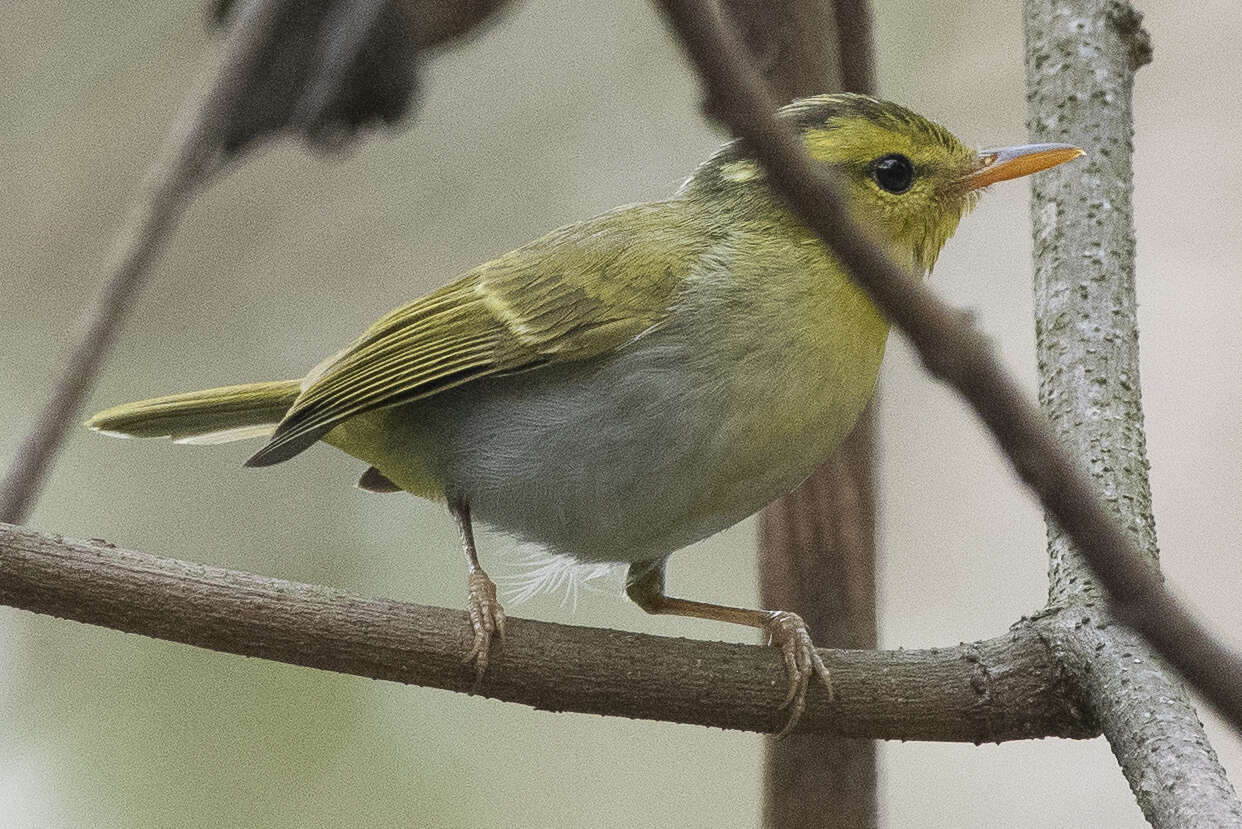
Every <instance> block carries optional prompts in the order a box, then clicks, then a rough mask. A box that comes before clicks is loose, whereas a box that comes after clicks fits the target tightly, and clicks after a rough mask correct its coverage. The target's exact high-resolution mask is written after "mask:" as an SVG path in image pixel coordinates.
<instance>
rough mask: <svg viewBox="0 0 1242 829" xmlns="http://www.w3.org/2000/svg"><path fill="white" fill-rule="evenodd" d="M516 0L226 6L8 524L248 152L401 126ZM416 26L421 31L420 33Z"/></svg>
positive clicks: (35, 438) (12, 477) (19, 484)
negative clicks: (197, 217) (419, 66)
mask: <svg viewBox="0 0 1242 829" xmlns="http://www.w3.org/2000/svg"><path fill="white" fill-rule="evenodd" d="M508 2H509V0H468V2H450V0H333V2H329V3H312V4H307V3H302V2H299V0H252V2H246V3H242V2H233V0H220V1H219V2H218V3H217V7H216V14H217V17H218V19H219V20H220V21H221V22H225V23H227V30H228V34H227V36H226V39H225V41H224V43H223V45H222V46H221V48H220V49H219V51H218V53H217V55H216V58H215V60H214V61H211V63H210V65H209V67H208V68H207V69H206V70H205V71H204V72H202V73H201V74H200V76H199V78H198V81H197V83H196V85H195V87H194V89H193V90H192V91H191V92H190V93H189V94H188V95H187V96H186V99H185V101H184V102H183V103H182V105H181V109H180V111H179V112H178V114H177V116H176V118H175V119H174V121H173V124H172V126H171V128H170V130H169V134H168V138H167V139H166V140H165V143H164V148H163V150H162V151H161V154H160V156H159V158H158V159H157V160H156V161H155V162H154V163H153V164H152V165H151V168H150V169H149V170H148V171H147V174H146V177H145V179H144V181H143V184H142V187H141V189H140V191H139V193H138V195H137V197H136V198H135V201H134V204H133V206H132V207H131V208H130V211H129V214H128V216H127V217H126V219H125V222H124V224H123V225H122V226H121V228H120V230H119V231H118V232H117V235H116V237H115V238H114V240H113V243H112V247H111V249H110V251H109V253H108V256H107V258H106V259H105V260H104V262H103V264H102V267H101V272H100V279H99V283H100V284H101V286H102V287H101V289H100V292H99V294H98V296H97V297H96V299H95V300H94V302H93V303H92V304H91V305H90V306H89V307H88V308H87V309H86V310H85V311H84V312H83V315H82V317H81V319H80V321H79V323H78V326H77V329H76V334H75V336H74V339H73V344H72V346H71V347H70V348H69V350H68V352H67V355H66V357H65V361H64V367H63V368H62V369H61V372H60V375H59V376H58V378H57V379H56V381H55V383H54V385H53V387H52V393H51V395H50V396H49V398H48V401H47V403H46V404H45V405H44V407H43V409H42V411H41V412H40V413H39V414H38V416H37V417H36V419H35V423H34V426H33V427H32V428H31V430H30V431H29V433H28V434H27V435H26V436H25V437H24V438H23V440H22V441H21V442H20V443H19V445H18V447H17V454H16V455H15V456H14V458H13V461H12V463H11V465H10V467H9V470H8V473H7V474H6V475H5V477H4V479H3V481H0V521H11V522H14V523H20V522H22V521H24V520H25V519H26V517H27V516H28V515H29V514H30V510H31V509H32V508H33V506H34V502H35V499H36V498H37V496H38V493H39V490H40V488H41V487H42V485H43V481H44V479H45V478H46V476H47V473H48V471H49V469H50V468H51V465H52V461H53V460H54V459H55V457H56V454H57V452H59V450H60V447H61V446H62V445H63V443H64V439H65V435H66V433H67V432H68V429H69V427H70V426H71V425H72V424H73V423H75V422H76V421H77V418H78V412H79V410H80V409H81V404H82V401H83V399H84V398H85V396H86V394H87V392H88V391H89V390H90V388H91V385H92V384H93V382H94V380H95V377H96V376H97V375H98V373H99V369H100V367H101V366H102V364H103V360H104V357H105V356H106V355H107V353H108V351H109V349H110V347H111V345H112V343H113V341H114V340H115V339H116V335H117V332H118V331H119V330H120V327H121V325H122V324H123V323H124V321H125V318H126V316H127V314H128V311H129V308H130V305H131V304H132V302H133V300H134V297H135V296H136V294H137V292H138V290H139V289H140V288H141V287H142V284H143V282H144V281H145V279H146V276H147V275H148V274H149V273H150V271H151V268H152V266H153V265H154V263H155V260H156V257H157V256H158V255H159V253H160V251H161V250H162V249H163V247H164V245H165V244H166V243H167V241H168V239H169V238H170V237H171V235H172V233H173V231H174V230H175V228H176V225H177V221H178V220H179V219H180V217H181V213H182V211H183V210H184V209H185V207H186V205H187V204H188V203H189V200H190V198H191V197H192V196H193V195H194V194H195V193H196V192H197V191H198V189H199V188H201V187H202V186H204V185H205V184H206V183H207V181H208V179H209V178H210V177H211V174H212V173H214V172H215V171H216V170H218V169H219V168H220V167H221V165H222V164H223V163H224V162H225V161H227V160H228V159H230V158H233V157H236V155H237V154H238V153H240V151H241V150H242V149H244V148H248V147H251V146H254V145H255V144H257V143H259V142H260V141H262V140H266V139H268V138H270V137H272V136H274V135H278V134H285V133H287V132H289V131H293V132H295V133H297V134H299V135H301V136H302V137H304V138H306V139H307V140H308V141H309V142H311V143H312V144H315V145H320V146H328V147H335V146H339V145H340V144H341V143H342V142H343V141H344V140H345V139H346V138H348V137H350V136H352V135H354V134H355V133H356V132H358V131H359V130H361V129H363V128H364V127H366V126H368V125H370V124H373V123H376V122H384V123H395V122H397V121H398V120H400V119H401V118H402V117H403V116H404V115H405V114H406V113H407V112H408V110H409V109H410V106H411V101H412V99H413V97H414V94H415V91H416V88H417V78H416V76H415V69H416V66H415V63H416V60H417V57H418V54H417V53H418V50H419V49H423V48H430V47H433V46H439V45H442V44H444V43H447V42H448V41H450V40H453V39H455V38H457V37H460V36H462V35H464V34H466V33H467V32H470V31H473V30H476V29H477V28H479V27H480V26H481V24H483V23H484V22H485V21H486V20H488V19H491V18H494V17H495V15H496V13H497V12H498V11H499V10H501V9H502V8H504V7H505V5H506V4H507V3H508ZM415 23H416V24H417V25H415Z"/></svg>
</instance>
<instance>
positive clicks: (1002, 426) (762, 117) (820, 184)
mask: <svg viewBox="0 0 1242 829" xmlns="http://www.w3.org/2000/svg"><path fill="white" fill-rule="evenodd" d="M660 5H661V7H662V8H663V9H664V11H665V13H666V14H667V15H668V17H669V19H670V21H671V22H672V24H673V26H674V28H675V29H676V31H677V33H678V34H679V35H680V37H681V38H682V41H683V44H684V45H685V47H686V50H687V52H688V53H689V55H690V57H691V58H692V60H693V62H694V63H695V65H696V66H697V67H698V69H699V72H700V74H701V75H702V77H703V80H704V82H705V84H706V87H707V91H708V101H709V106H710V108H711V111H712V112H713V113H714V114H715V115H717V116H718V117H719V118H721V120H723V121H724V122H725V123H726V124H728V126H729V127H730V128H731V129H732V130H733V131H734V133H736V134H737V135H738V136H740V137H741V138H742V139H744V140H745V141H746V142H747V144H748V146H749V147H750V150H751V152H752V153H753V154H754V156H755V158H756V159H757V160H758V161H759V162H760V163H761V164H762V165H763V167H764V169H765V170H766V172H767V174H768V178H769V181H770V182H771V183H772V185H773V187H774V188H775V189H776V191H777V192H779V193H781V194H782V195H783V196H784V197H785V198H786V199H787V201H788V203H789V205H790V207H791V209H792V210H793V211H794V212H795V213H796V214H797V215H798V216H799V217H800V218H801V219H802V221H804V222H805V223H806V224H807V226H808V227H809V228H811V229H812V230H813V231H815V233H816V234H818V235H819V237H820V238H821V239H823V240H824V241H825V242H826V243H827V244H828V246H829V247H830V248H831V249H832V250H833V252H834V253H835V254H836V255H837V257H838V258H839V259H840V260H841V261H842V262H843V263H844V264H845V265H846V267H847V268H848V269H849V271H850V273H851V274H852V275H853V276H854V278H855V279H856V280H857V281H858V282H859V284H860V285H862V287H863V288H864V289H865V290H866V291H867V293H868V294H869V295H870V296H871V298H872V299H873V300H874V301H875V303H876V305H877V306H878V307H879V308H880V309H881V310H882V311H883V312H884V314H885V315H886V316H887V317H888V318H889V319H890V320H891V321H892V322H893V323H894V324H896V325H897V326H898V327H899V328H900V329H901V330H902V331H903V332H904V333H905V334H906V336H907V337H909V338H910V340H911V342H912V343H913V344H914V346H915V347H916V348H917V349H918V351H919V354H920V356H921V357H922V360H923V363H924V365H925V366H926V367H927V369H928V371H930V372H931V373H932V374H933V375H934V376H936V377H938V378H940V379H941V380H944V381H945V382H947V383H949V384H950V385H952V386H953V388H955V389H956V390H957V391H958V392H959V393H960V394H961V395H962V396H963V397H964V398H965V399H966V401H967V402H969V403H970V405H971V406H972V407H973V408H974V410H975V411H976V413H977V414H978V415H979V416H980V418H982V420H983V421H984V423H985V424H986V425H987V426H988V428H989V429H990V430H991V432H992V434H993V435H994V436H995V437H996V439H997V442H998V443H999V444H1000V446H1001V449H1002V450H1003V451H1004V452H1005V454H1006V455H1007V456H1008V458H1009V459H1010V461H1011V462H1012V463H1013V465H1014V467H1015V469H1016V471H1017V473H1018V475H1019V477H1021V479H1022V480H1023V482H1024V483H1026V485H1027V486H1028V487H1030V489H1031V490H1032V491H1033V492H1034V493H1035V494H1036V495H1037V496H1038V497H1039V499H1040V502H1041V503H1042V504H1043V506H1044V508H1045V509H1046V510H1047V511H1048V512H1049V513H1050V514H1051V515H1052V516H1053V517H1055V519H1056V521H1057V523H1058V524H1059V525H1060V526H1061V527H1062V528H1063V529H1064V530H1065V532H1066V533H1067V534H1068V536H1069V537H1070V538H1071V539H1072V540H1073V542H1074V544H1075V546H1076V548H1077V549H1078V550H1079V551H1080V552H1081V553H1082V555H1083V557H1084V558H1085V559H1086V560H1087V561H1088V562H1089V564H1090V566H1091V568H1092V570H1093V571H1094V572H1095V573H1096V575H1097V576H1098V578H1099V579H1100V581H1101V583H1102V584H1104V586H1105V587H1106V588H1107V589H1108V591H1109V594H1110V596H1111V599H1112V601H1113V603H1114V608H1115V611H1116V613H1117V615H1118V617H1120V618H1121V619H1122V620H1123V621H1125V622H1126V623H1127V624H1131V625H1133V626H1134V627H1135V629H1137V630H1138V631H1139V632H1140V633H1142V635H1143V636H1144V637H1145V638H1146V639H1147V640H1148V641H1149V642H1151V643H1152V644H1153V646H1154V647H1155V648H1156V649H1157V650H1158V651H1159V652H1160V654H1161V655H1162V656H1163V657H1164V658H1165V659H1167V660H1168V661H1169V662H1170V663H1171V664H1173V665H1174V666H1176V667H1177V668H1178V670H1180V671H1181V672H1182V674H1183V676H1185V677H1186V678H1187V679H1188V680H1189V681H1190V682H1191V683H1192V684H1193V685H1194V686H1195V687H1196V688H1198V689H1199V690H1200V691H1201V692H1202V693H1203V694H1204V696H1205V697H1207V699H1208V700H1210V701H1211V702H1212V704H1213V705H1215V706H1216V707H1217V708H1218V709H1220V710H1221V711H1222V712H1223V714H1224V715H1225V716H1226V717H1227V718H1228V719H1229V721H1230V722H1232V723H1233V725H1234V727H1235V728H1238V729H1240V730H1242V659H1239V658H1238V656H1237V655H1235V654H1233V653H1232V652H1230V651H1229V650H1228V649H1227V648H1225V647H1224V646H1223V645H1222V644H1220V643H1219V642H1217V641H1216V640H1215V639H1214V638H1213V637H1212V636H1211V635H1210V634H1209V633H1208V631H1207V630H1206V629H1205V628H1203V627H1202V626H1201V625H1200V624H1199V623H1198V622H1197V621H1196V620H1195V619H1194V618H1193V617H1192V616H1191V615H1190V614H1189V612H1188V611H1187V610H1186V609H1185V608H1184V607H1183V606H1182V605H1181V604H1180V603H1178V602H1177V601H1176V600H1175V599H1174V598H1173V597H1172V595H1171V594H1170V593H1169V592H1168V591H1167V590H1166V589H1165V587H1164V584H1163V582H1162V580H1161V579H1160V577H1159V574H1158V573H1156V572H1155V571H1153V570H1152V569H1151V568H1150V567H1149V566H1148V565H1147V564H1146V563H1145V561H1144V559H1143V556H1142V554H1141V553H1140V552H1139V551H1138V550H1137V549H1136V547H1135V546H1134V544H1133V543H1132V541H1131V540H1130V538H1129V536H1128V535H1127V534H1126V533H1125V532H1124V531H1123V530H1122V529H1121V528H1120V527H1118V526H1117V524H1116V522H1115V521H1114V520H1113V518H1112V516H1111V515H1110V514H1109V513H1108V511H1107V510H1106V509H1105V508H1104V506H1103V505H1102V504H1101V502H1100V499H1099V498H1098V497H1097V496H1096V494H1095V491H1094V488H1093V486H1092V483H1091V481H1090V479H1089V478H1088V477H1087V476H1086V475H1085V474H1084V473H1083V472H1082V470H1081V469H1080V468H1079V467H1078V465H1077V463H1076V462H1075V461H1074V460H1073V459H1071V457H1070V456H1069V454H1068V453H1067V452H1066V451H1065V449H1064V448H1063V447H1062V445H1061V444H1060V443H1059V442H1058V440H1057V438H1056V435H1055V434H1054V433H1053V431H1052V429H1051V428H1050V427H1049V425H1048V423H1047V421H1046V420H1045V419H1044V418H1043V416H1042V415H1041V414H1040V413H1039V410H1038V409H1037V408H1036V407H1035V406H1034V405H1032V404H1031V403H1030V402H1028V401H1027V400H1026V399H1025V398H1024V396H1023V395H1022V393H1021V391H1020V390H1019V388H1018V386H1017V384H1016V383H1015V382H1014V381H1013V379H1012V378H1011V377H1010V376H1009V374H1008V373H1007V372H1006V371H1005V370H1004V368H1003V367H1002V366H1001V365H1000V363H999V362H998V361H997V360H996V358H995V356H994V355H993V354H992V352H991V349H990V346H989V344H988V342H987V340H986V339H985V338H984V337H983V335H982V334H980V333H979V332H978V331H977V330H976V329H975V328H974V327H973V326H972V325H971V323H970V319H969V316H968V315H967V314H965V313H963V312H960V311H956V310H954V309H953V308H951V307H950V306H948V305H947V304H945V303H944V302H942V301H941V300H940V299H938V298H937V297H936V296H935V295H934V294H932V293H931V292H930V291H929V290H928V289H927V288H926V287H924V286H923V285H922V284H921V283H920V282H918V281H916V280H913V279H910V278H909V275H908V274H906V273H904V272H903V271H901V270H900V269H899V268H896V267H894V266H893V265H892V263H890V262H889V261H888V260H887V258H886V257H885V256H884V255H883V254H882V253H881V252H880V251H879V250H878V249H876V248H875V247H874V246H873V245H871V244H869V243H868V242H867V241H866V239H865V236H864V234H862V233H860V232H859V230H858V228H857V227H856V225H855V223H854V222H853V220H852V219H851V217H850V216H849V214H848V212H847V210H846V209H845V207H844V206H843V204H844V203H843V202H842V201H841V199H840V198H839V192H840V189H839V186H838V185H837V182H836V180H835V178H834V177H833V176H832V175H831V174H830V173H829V171H827V170H825V169H823V168H822V167H820V166H817V165H815V164H813V163H812V162H811V161H810V159H808V158H807V157H806V155H805V153H804V152H803V151H802V148H801V146H800V145H799V143H798V141H797V139H796V137H795V136H794V135H793V133H792V132H791V131H790V129H789V128H788V126H787V125H785V124H783V123H781V122H780V121H779V120H778V119H777V118H776V116H775V111H776V107H775V105H774V103H773V101H772V98H771V95H770V94H769V93H768V91H767V90H766V89H765V87H764V86H763V84H762V81H761V80H760V79H759V78H758V76H757V75H756V74H755V72H754V70H753V69H752V68H751V66H750V64H749V62H748V61H747V59H746V56H745V53H744V52H743V50H742V49H741V48H740V46H739V45H738V43H737V40H736V38H735V37H734V36H733V34H732V33H731V32H729V31H728V30H727V29H726V28H725V27H724V26H723V25H722V23H721V20H720V19H719V17H718V15H717V14H716V12H715V10H714V7H713V6H712V4H710V3H709V2H707V0H660ZM1049 174H1050V175H1055V174H1056V173H1055V171H1054V172H1052V173H1049ZM1064 175H1075V174H1074V173H1072V172H1071V173H1064ZM1175 636H1176V639H1174V637H1175Z"/></svg>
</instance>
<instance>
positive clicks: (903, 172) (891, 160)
mask: <svg viewBox="0 0 1242 829" xmlns="http://www.w3.org/2000/svg"><path fill="white" fill-rule="evenodd" d="M871 177H872V178H874V179H875V183H876V184H878V185H880V186H881V187H883V188H884V189H885V190H887V191H888V192H890V193H898V194H900V193H904V192H906V191H907V190H909V189H910V185H911V184H913V183H914V165H913V164H911V163H910V159H908V158H906V157H905V156H904V155H897V154H896V153H894V154H893V155H886V156H884V157H883V158H881V159H880V160H879V161H876V162H875V163H874V164H872V165H871Z"/></svg>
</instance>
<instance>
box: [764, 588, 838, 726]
mask: <svg viewBox="0 0 1242 829" xmlns="http://www.w3.org/2000/svg"><path fill="white" fill-rule="evenodd" d="M764 630H766V631H767V634H768V644H769V645H772V646H773V647H777V648H780V649H781V655H782V656H783V657H784V658H785V674H786V675H787V676H788V677H789V691H788V692H787V693H786V694H785V701H784V702H782V703H781V708H788V709H789V720H788V721H787V722H786V723H785V727H784V728H782V729H781V730H780V733H779V734H777V735H776V736H777V737H784V736H785V735H786V734H788V733H789V732H790V731H792V730H793V728H794V726H796V725H797V724H798V720H799V719H801V718H802V712H803V711H805V710H806V692H807V687H808V686H809V685H810V682H811V676H812V675H814V676H817V677H819V681H820V682H822V683H823V684H824V689H825V690H826V691H827V692H828V699H829V700H831V699H832V679H831V678H830V677H829V676H828V668H827V666H825V665H824V660H822V659H820V658H819V653H818V652H817V651H816V650H815V643H814V642H812V641H811V634H810V631H808V630H807V629H806V622H804V621H802V617H801V616H799V615H798V614H797V613H790V612H789V611H786V610H773V611H772V612H771V613H770V614H769V616H768V622H767V625H766V626H765V628H764Z"/></svg>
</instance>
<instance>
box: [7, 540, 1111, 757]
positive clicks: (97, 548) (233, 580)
mask: <svg viewBox="0 0 1242 829" xmlns="http://www.w3.org/2000/svg"><path fill="white" fill-rule="evenodd" d="M0 575H2V578H0V604H6V605H11V606H13V607H18V608H23V609H25V610H30V611H33V612H36V613H47V614H51V615H54V616H59V617H62V618H66V619H73V620H76V621H79V622H87V623H90V624H95V625H102V626H104V627H109V628H114V629H116V630H121V631H126V632H129V633H140V634H143V635H146V636H154V637H157V638H160V639H167V640H169V641H173V642H183V643H186V644H190V645H197V646H199V647H203V648H210V649H212V650H218V651H225V652H228V653H236V654H243V655H245V656H256V657H260V658H264V659H273V660H276V661H279V662H287V663H290V664H294V665H304V666H307V667H312V668H321V669H324V670H330V671H337V672H340V673H348V674H356V675H358V676H365V677H373V678H375V679H387V680H391V681H394V682H403V683H407V684H412V685H425V686H428V687H433V688H444V689H447V690H451V691H458V692H463V693H466V692H469V691H470V689H471V686H472V685H473V684H474V669H473V667H471V666H468V665H463V664H462V660H461V657H462V654H464V653H465V652H466V650H467V639H468V638H469V624H468V623H467V621H466V616H465V613H464V612H462V611H456V610H446V609H442V608H434V607H421V606H418V605H413V604H404V603H401V602H396V601H392V600H388V599H369V598H364V597H361V596H355V595H351V594H349V593H345V592H343V591H340V590H331V589H328V588H325V587H315V586H312V585H306V584H297V583H294V582H288V581H280V580H278V579H271V578H264V577H262V576H256V575H252V574H249V573H240V572H236V571H232V570H224V569H221V568H218V567H208V566H206V565H203V564H193V563H189V562H184V561H175V560H173V559H167V558H159V557H156V556H152V555H147V554H145V553H139V552H134V551H130V550H122V549H118V548H116V547H113V546H111V545H109V544H107V543H106V542H102V541H92V542H78V541H70V540H66V539H62V538H59V537H56V536H50V535H46V534H42V533H37V532H34V531H31V530H27V529H24V528H20V527H13V526H8V525H3V524H0ZM823 653H824V659H825V661H826V662H828V664H829V667H830V668H831V670H832V676H833V684H834V686H835V688H836V691H837V699H836V701H835V702H834V703H833V704H831V705H825V704H823V703H822V701H819V700H818V699H817V698H816V697H815V696H814V695H813V696H812V698H811V699H810V701H809V704H808V708H807V712H806V714H804V715H803V719H802V724H801V725H800V730H803V729H810V730H818V731H825V732H829V733H832V734H837V735H841V736H850V737H874V738H879V739H901V740H957V741H968V742H976V743H977V742H984V741H988V742H991V741H1001V740H1014V739H1024V738H1030V737H1048V736H1057V737H1092V736H1094V735H1095V734H1096V733H1097V732H1096V731H1095V730H1094V729H1093V728H1092V726H1091V724H1090V723H1089V722H1087V721H1085V720H1084V719H1083V718H1082V717H1081V714H1080V713H1079V708H1078V706H1077V705H1076V704H1075V703H1074V702H1073V701H1072V697H1071V696H1069V695H1068V694H1067V688H1066V686H1065V684H1064V678H1063V677H1062V675H1061V673H1060V671H1059V669H1058V668H1057V667H1056V664H1055V662H1054V661H1053V659H1052V655H1051V652H1050V651H1049V648H1048V647H1047V645H1046V643H1045V641H1044V639H1043V637H1042V635H1041V633H1040V631H1039V628H1038V623H1036V622H1024V623H1021V624H1019V625H1017V626H1015V627H1014V628H1013V629H1012V630H1011V631H1010V632H1009V633H1007V634H1005V635H1003V636H999V637H997V638H995V639H990V640H987V641H984V642H979V643H975V644H970V645H960V646H957V647H952V648H934V649H929V650H910V651H865V650H864V651H845V650H841V651H833V650H829V651H824V652H823ZM784 675H785V674H784V667H783V666H782V664H781V661H780V655H779V654H778V653H777V652H776V651H775V650H773V649H772V648H768V647H762V646H757V645H737V644H726V643H723V642H701V641H693V640H688V639H670V638H665V637H660V636H649V635H644V634H638V633H626V632H622V631H614V630H601V629H597V628H584V627H570V626H565V625H557V624H550V623H547V622H535V621H530V620H526V619H513V620H511V621H510V623H509V631H508V638H507V640H506V642H505V645H504V649H503V650H502V651H500V652H499V653H498V654H497V655H496V657H495V659H494V661H493V662H492V663H491V664H489V666H488V669H487V675H486V677H485V678H484V681H483V685H482V686H481V688H480V689H479V690H480V692H481V693H482V695H484V696H488V697H492V698H494V699H499V700H506V701H510V702H518V703H522V704H524V705H530V706H533V707H535V708H539V709H544V710H551V711H579V712H583V713H591V714H607V715H611V716H625V717H637V718H642V719H655V720H665V721H669V722H683V723H697V724H700V725H710V726H716V727H718V728H730V729H742V730H747V731H761V732H772V731H776V730H779V728H780V727H781V726H782V725H783V723H784V713H783V712H782V711H780V710H779V709H778V708H777V706H778V705H779V704H780V702H781V698H782V696H783V695H784V691H785V682H784Z"/></svg>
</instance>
